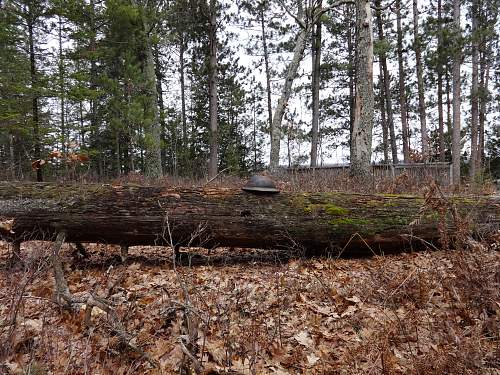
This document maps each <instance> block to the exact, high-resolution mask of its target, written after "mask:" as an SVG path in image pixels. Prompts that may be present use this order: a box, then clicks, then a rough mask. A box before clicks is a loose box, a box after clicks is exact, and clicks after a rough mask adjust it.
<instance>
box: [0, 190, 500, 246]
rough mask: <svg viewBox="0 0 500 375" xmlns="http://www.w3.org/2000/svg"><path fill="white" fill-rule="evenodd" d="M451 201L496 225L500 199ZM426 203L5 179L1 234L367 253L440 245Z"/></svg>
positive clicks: (481, 224)
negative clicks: (24, 181)
mask: <svg viewBox="0 0 500 375" xmlns="http://www.w3.org/2000/svg"><path fill="white" fill-rule="evenodd" d="M436 199H437V198H436ZM447 201H449V202H453V203H454V204H455V205H456V207H457V209H458V211H459V212H461V213H464V214H467V217H468V220H469V222H470V223H473V225H474V228H473V229H474V230H477V231H485V230H487V229H488V230H491V229H493V230H498V227H499V224H500V198H498V197H496V198H492V197H474V198H473V199H471V198H448V199H447ZM428 202H429V201H428ZM424 205H425V200H424V198H421V197H413V196H404V195H363V194H349V193H341V192H328V193H284V192H282V193H279V194H271V195H269V194H263V195H256V194H252V193H248V192H244V191H241V190H235V189H207V188H205V189H184V188H182V189H181V188H175V189H173V188H167V187H161V186H160V187H151V186H150V187H144V186H135V185H126V186H111V185H98V184H95V185H86V186H83V185H81V186H78V185H55V184H49V183H31V184H20V183H0V222H3V223H10V224H9V225H0V235H1V236H2V237H3V238H5V239H7V240H10V241H25V240H31V239H40V240H53V239H54V238H55V236H56V234H57V233H58V232H61V231H64V233H65V235H66V241H68V242H101V243H109V244H119V245H122V246H132V245H170V244H174V245H182V246H186V245H192V246H203V247H207V248H212V247H215V246H229V247H247V248H274V249H289V248H299V249H303V250H306V251H308V252H309V253H313V254H314V253H323V252H324V251H331V252H333V253H335V252H343V254H345V255H364V254H371V253H372V251H374V252H376V253H379V252H380V251H383V252H385V253H389V252H401V251H407V250H410V249H413V248H416V247H418V245H419V244H422V243H423V241H427V242H431V243H436V242H437V240H438V238H439V230H438V228H439V225H438V224H439V220H440V219H439V215H438V214H437V213H436V212H435V211H433V210H427V211H426V210H422V207H423V206H424ZM450 218H451V215H447V220H448V221H450V222H449V223H448V224H449V230H450V231H451V232H450V235H451V236H452V235H453V225H452V223H451V219H450ZM12 220H13V222H12ZM200 228H202V229H204V230H201V229H200ZM12 232H13V233H12ZM196 233H198V235H197V236H195V234H196ZM481 233H483V232H481ZM367 245H369V246H370V247H371V249H370V248H368V246H367Z"/></svg>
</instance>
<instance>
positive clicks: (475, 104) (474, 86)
mask: <svg viewBox="0 0 500 375" xmlns="http://www.w3.org/2000/svg"><path fill="white" fill-rule="evenodd" d="M478 5H479V4H478V0H473V1H472V6H471V18H472V83H471V92H470V100H471V114H470V115H471V142H470V143H471V145H470V162H469V177H470V179H471V180H472V181H474V179H475V177H476V166H477V158H478V154H477V151H478V134H477V133H478V125H479V49H478V41H479V35H478V14H477V13H478V12H479V6H478Z"/></svg>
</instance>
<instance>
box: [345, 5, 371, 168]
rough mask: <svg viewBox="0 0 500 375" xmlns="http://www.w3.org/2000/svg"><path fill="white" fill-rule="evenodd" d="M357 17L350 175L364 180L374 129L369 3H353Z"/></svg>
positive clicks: (368, 166) (369, 159)
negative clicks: (354, 98)
mask: <svg viewBox="0 0 500 375" xmlns="http://www.w3.org/2000/svg"><path fill="white" fill-rule="evenodd" d="M356 15H357V19H356V29H357V51H358V53H357V59H356V102H355V110H354V124H353V129H352V135H351V153H350V159H351V160H350V161H351V166H350V173H351V175H352V176H354V177H358V178H366V177H368V176H369V175H370V172H371V171H370V162H371V156H372V129H373V32H372V12H371V7H370V2H369V1H368V0H357V1H356Z"/></svg>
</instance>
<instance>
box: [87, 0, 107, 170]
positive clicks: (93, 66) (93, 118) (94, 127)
mask: <svg viewBox="0 0 500 375" xmlns="http://www.w3.org/2000/svg"><path fill="white" fill-rule="evenodd" d="M95 18H96V13H95V1H94V0H90V7H89V21H90V22H89V28H90V37H89V39H90V40H89V51H90V55H89V59H90V76H89V88H90V91H91V92H92V94H93V95H92V97H91V98H90V100H89V105H90V132H91V135H92V138H93V139H94V142H95V141H96V140H97V138H98V135H97V134H98V131H99V129H98V121H97V120H98V119H97V99H96V96H95V95H94V94H95V91H96V89H97V63H96V61H97V56H96V52H97V41H96V38H97V26H96V19H95ZM97 145H98V146H97V147H98V150H97V151H98V152H97V155H96V159H97V173H98V176H99V177H101V178H102V177H103V175H104V168H103V164H104V160H103V154H104V152H103V151H102V146H101V142H97Z"/></svg>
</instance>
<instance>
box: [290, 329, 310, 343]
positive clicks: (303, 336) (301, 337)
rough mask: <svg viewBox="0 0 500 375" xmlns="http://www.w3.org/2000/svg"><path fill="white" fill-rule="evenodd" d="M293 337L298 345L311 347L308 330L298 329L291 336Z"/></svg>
mask: <svg viewBox="0 0 500 375" xmlns="http://www.w3.org/2000/svg"><path fill="white" fill-rule="evenodd" d="M293 338H294V339H295V340H297V342H298V343H299V344H300V345H304V346H305V347H311V346H312V345H313V340H312V338H311V336H310V335H309V332H307V331H305V330H304V331H300V332H299V333H297V334H296V335H295V336H293Z"/></svg>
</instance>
